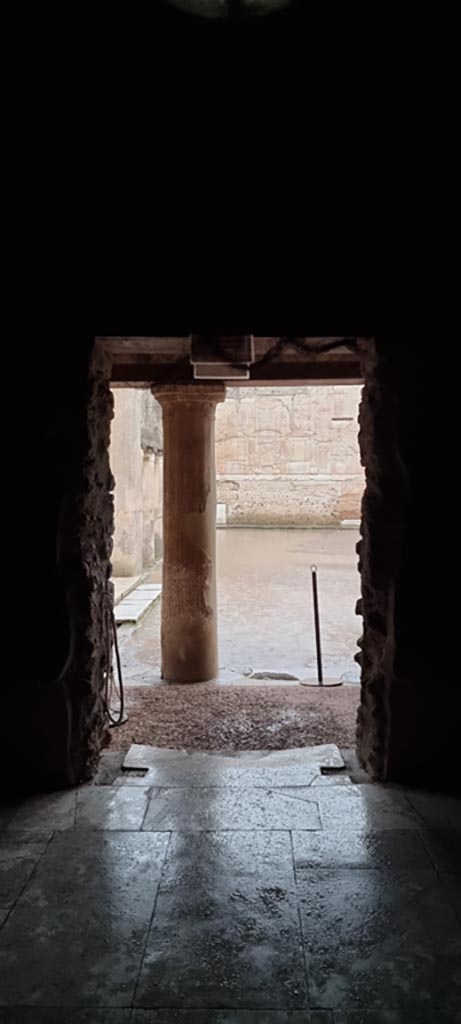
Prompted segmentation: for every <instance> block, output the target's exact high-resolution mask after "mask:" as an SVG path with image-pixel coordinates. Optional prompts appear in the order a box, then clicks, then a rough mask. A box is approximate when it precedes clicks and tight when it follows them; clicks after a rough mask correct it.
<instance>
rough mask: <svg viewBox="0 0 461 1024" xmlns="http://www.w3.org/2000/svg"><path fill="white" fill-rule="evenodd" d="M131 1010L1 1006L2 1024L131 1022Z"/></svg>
mask: <svg viewBox="0 0 461 1024" xmlns="http://www.w3.org/2000/svg"><path fill="white" fill-rule="evenodd" d="M130 1013H131V1010H129V1009H126V1010H116V1009H113V1008H112V1009H109V1008H108V1009H105V1010H104V1009H102V1010H97V1009H96V1008H95V1007H92V1008H91V1009H86V1010H83V1009H81V1010H77V1009H75V1008H74V1009H70V1008H69V1007H68V1006H64V1007H63V1006H49V1007H47V1008H43V1007H35V1006H34V1007H30V1006H20V1007H16V1008H15V1007H4V1008H0V1024H130V1021H131V1018H130Z"/></svg>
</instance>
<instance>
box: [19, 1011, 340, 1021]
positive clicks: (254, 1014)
mask: <svg viewBox="0 0 461 1024" xmlns="http://www.w3.org/2000/svg"><path fill="white" fill-rule="evenodd" d="M0 1024H1V1017H0ZM130 1024H333V1017H332V1015H331V1014H330V1012H329V1011H328V1010H311V1011H309V1010H134V1011H133V1016H132V1018H131V1022H130Z"/></svg>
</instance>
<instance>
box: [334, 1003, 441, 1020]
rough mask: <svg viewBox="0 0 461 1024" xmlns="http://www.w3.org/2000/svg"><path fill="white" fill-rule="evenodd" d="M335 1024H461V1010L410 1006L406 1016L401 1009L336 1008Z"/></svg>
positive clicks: (432, 1006)
mask: <svg viewBox="0 0 461 1024" xmlns="http://www.w3.org/2000/svg"><path fill="white" fill-rule="evenodd" d="M334 1024H461V1010H458V1011H457V1010H453V1011H452V1010H450V1011H449V1012H448V1013H445V1011H444V1010H439V1008H438V1007H437V1006H435V1005H431V1006H428V1007H427V1008H423V1007H421V1006H419V1007H418V1006H415V1007H413V1008H412V1007H411V1006H408V1007H407V1008H406V1009H405V1016H404V1017H402V1014H401V1012H400V1010H386V1009H381V1010H336V1011H335V1014H334Z"/></svg>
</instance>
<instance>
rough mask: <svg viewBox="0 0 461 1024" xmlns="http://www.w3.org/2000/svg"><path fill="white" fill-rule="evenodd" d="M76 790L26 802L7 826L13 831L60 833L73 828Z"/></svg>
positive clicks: (33, 798)
mask: <svg viewBox="0 0 461 1024" xmlns="http://www.w3.org/2000/svg"><path fill="white" fill-rule="evenodd" d="M76 803H77V790H76V789H65V790H63V791H62V792H61V793H46V794H45V795H44V796H35V797H32V799H30V800H26V801H25V802H24V803H23V804H21V806H20V807H19V808H18V810H17V811H16V813H15V814H14V815H13V817H12V818H11V821H10V822H9V824H8V825H7V829H13V830H14V831H16V832H17V831H19V830H22V829H23V830H24V831H36V832H46V831H52V832H61V831H63V830H65V829H68V828H73V827H74V824H75V808H76Z"/></svg>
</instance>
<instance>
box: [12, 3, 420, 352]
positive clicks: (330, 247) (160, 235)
mask: <svg viewBox="0 0 461 1024" xmlns="http://www.w3.org/2000/svg"><path fill="white" fill-rule="evenodd" d="M372 15H373V16H372ZM339 18H340V15H336V16H335V18H331V19H330V21H329V24H324V25H320V24H319V23H318V20H316V17H315V16H314V13H313V12H312V9H311V5H308V4H294V5H293V6H292V7H290V8H287V9H286V10H283V11H281V12H279V13H278V14H275V15H272V16H271V17H268V18H262V19H260V18H258V19H251V20H245V21H242V22H241V23H237V22H236V23H235V24H233V23H230V22H225V21H219V20H218V21H213V20H206V19H201V18H196V17H189V16H187V15H186V14H184V13H182V12H180V11H178V10H176V9H174V8H173V7H171V6H169V5H168V4H165V3H158V4H157V5H154V6H153V8H152V11H151V16H150V20H149V23H148V24H147V23H146V25H145V26H143V25H141V24H140V23H137V24H134V23H133V22H132V23H131V24H130V23H129V21H128V20H125V21H124V22H123V23H120V24H118V25H117V24H116V17H115V16H113V17H111V23H110V25H106V26H105V27H104V31H103V32H102V33H100V32H99V30H97V29H96V27H95V26H94V25H89V24H88V25H87V24H84V23H83V22H80V23H75V24H74V25H72V26H71V28H70V30H64V29H63V28H62V27H60V26H59V25H57V24H56V22H55V23H54V30H53V34H51V32H50V33H48V32H47V30H46V28H45V27H44V25H43V24H40V26H39V27H37V31H35V29H34V26H33V25H32V24H31V23H30V22H27V24H26V25H23V26H21V28H17V27H16V28H15V29H12V30H11V31H10V32H9V33H8V32H7V33H6V36H5V39H4V44H3V45H4V47H5V59H4V62H3V69H4V73H5V74H6V80H5V93H6V108H5V111H6V116H5V118H4V122H3V123H4V129H3V133H4V140H5V141H6V174H7V177H6V181H7V185H6V190H5V193H4V194H5V197H6V210H5V223H6V236H5V238H6V241H5V246H6V247H7V249H6V251H7V252H8V272H9V275H10V278H11V283H10V286H9V288H8V294H9V296H10V298H12V299H13V303H16V304H17V303H18V302H19V301H21V302H22V304H23V306H24V303H23V300H22V297H23V295H24V293H25V292H26V293H27V294H28V295H29V296H30V303H28V305H29V306H30V304H32V306H33V308H34V310H35V311H36V312H37V315H39V311H40V316H45V317H47V316H51V317H54V318H56V320H57V321H58V322H59V321H60V320H65V318H66V317H67V316H68V313H69V310H71V311H72V316H73V317H74V318H77V320H78V322H79V323H80V322H81V323H82V325H83V324H84V325H85V326H89V325H91V326H92V327H93V325H94V328H95V330H96V331H97V332H99V333H121V332H125V331H126V332H127V333H136V332H139V333H180V334H182V333H189V332H190V331H193V330H203V329H205V328H206V327H208V328H209V327H212V328H213V329H218V330H219V329H220V330H228V331H229V330H234V329H235V330H240V331H250V332H254V333H255V332H256V333H258V332H259V333H274V334H276V333H277V332H282V331H290V330H291V331H297V332H298V333H320V334H325V333H336V332H340V333H342V332H351V331H354V332H355V333H357V332H359V331H361V332H363V333H370V332H371V331H372V329H373V326H374V323H375V321H376V318H378V319H379V320H380V322H381V324H382V326H383V327H385V328H386V329H387V328H388V327H390V326H391V325H392V323H393V321H394V320H395V317H396V316H399V315H402V316H403V315H404V312H405V313H408V312H409V314H410V315H414V313H415V310H417V309H418V306H419V305H420V304H421V300H422V298H423V297H424V296H426V297H427V294H428V291H427V282H428V279H429V275H430V273H433V269H434V267H435V260H434V244H433V238H434V233H435V229H436V220H435V187H434V166H435V163H436V153H435V150H436V140H437V131H439V127H438V125H439V118H438V112H437V97H436V93H435V91H434V89H435V81H436V75H435V72H434V71H433V67H432V65H431V64H427V63H426V60H425V50H424V46H423V45H422V39H423V34H424V32H425V28H424V25H423V18H422V16H421V17H420V20H419V22H418V25H417V26H415V25H411V26H406V25H403V24H402V23H399V24H398V25H396V24H394V23H392V20H391V17H390V15H386V16H384V15H379V13H377V12H370V15H369V16H368V17H367V16H366V15H364V16H363V17H362V18H361V20H360V22H358V23H357V24H353V23H352V22H351V20H350V16H349V15H346V13H345V12H343V14H342V19H343V20H342V21H340V20H338V19H339ZM437 81H438V82H439V79H437Z"/></svg>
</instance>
